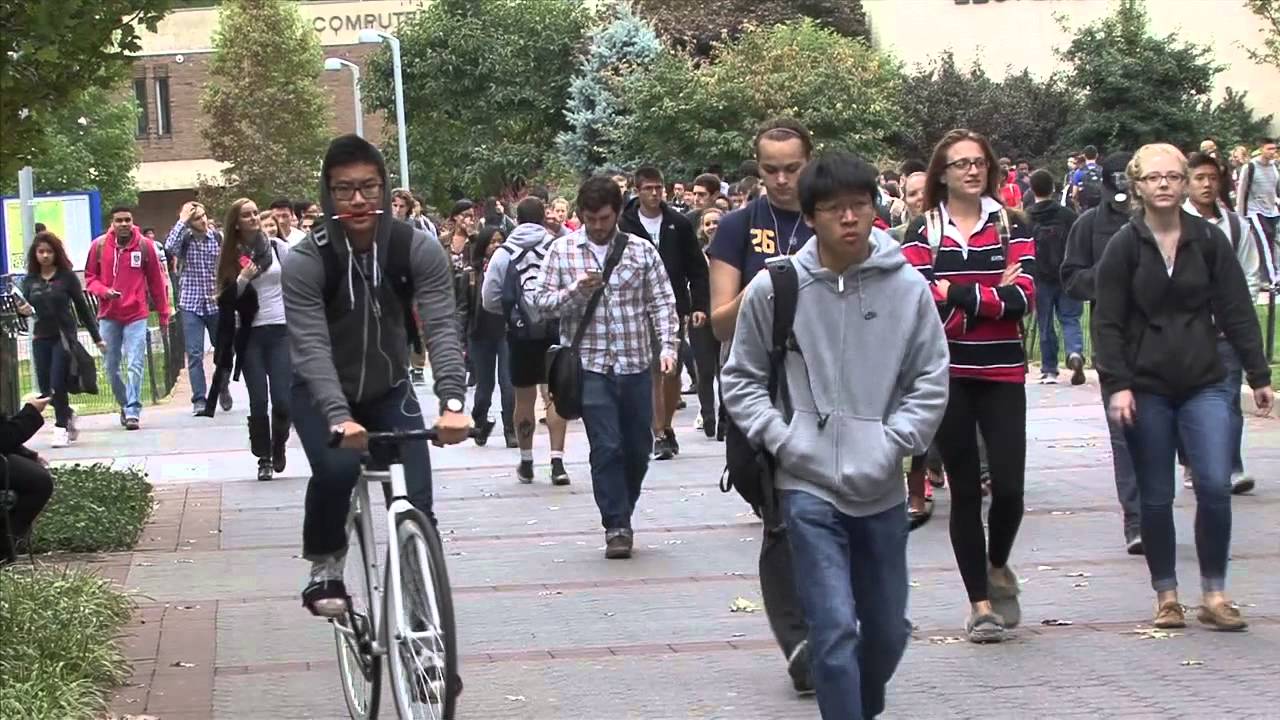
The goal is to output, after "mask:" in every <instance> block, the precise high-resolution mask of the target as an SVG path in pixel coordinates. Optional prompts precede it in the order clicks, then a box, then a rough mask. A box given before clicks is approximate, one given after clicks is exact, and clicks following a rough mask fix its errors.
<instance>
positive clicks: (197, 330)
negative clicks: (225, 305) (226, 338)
mask: <svg viewBox="0 0 1280 720" xmlns="http://www.w3.org/2000/svg"><path fill="white" fill-rule="evenodd" d="M179 315H180V317H181V318H182V338H183V341H184V343H185V344H186V348H185V350H186V352H187V378H188V379H190V381H191V404H192V405H193V406H195V407H199V408H203V407H204V400H205V397H204V394H205V391H206V390H207V389H208V385H207V384H206V383H205V379H204V334H205V333H206V332H208V333H209V344H210V345H212V344H213V343H215V342H217V340H218V314H217V313H214V314H212V315H198V314H196V313H193V312H191V311H190V310H181V311H179Z"/></svg>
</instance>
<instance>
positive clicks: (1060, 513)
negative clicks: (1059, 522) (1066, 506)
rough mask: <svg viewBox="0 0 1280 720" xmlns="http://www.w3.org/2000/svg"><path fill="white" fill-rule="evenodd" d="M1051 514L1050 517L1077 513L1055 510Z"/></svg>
mask: <svg viewBox="0 0 1280 720" xmlns="http://www.w3.org/2000/svg"><path fill="white" fill-rule="evenodd" d="M1049 514H1050V515H1075V513H1074V512H1072V511H1070V510H1054V511H1053V512H1051V513H1049Z"/></svg>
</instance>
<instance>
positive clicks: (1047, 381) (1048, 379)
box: [1040, 373, 1058, 385]
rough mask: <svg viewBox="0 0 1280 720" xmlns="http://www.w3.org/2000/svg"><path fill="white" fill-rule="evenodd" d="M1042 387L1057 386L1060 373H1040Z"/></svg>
mask: <svg viewBox="0 0 1280 720" xmlns="http://www.w3.org/2000/svg"><path fill="white" fill-rule="evenodd" d="M1040 384H1041V385H1057V384H1058V373H1040Z"/></svg>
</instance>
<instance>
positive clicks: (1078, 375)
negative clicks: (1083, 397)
mask: <svg viewBox="0 0 1280 720" xmlns="http://www.w3.org/2000/svg"><path fill="white" fill-rule="evenodd" d="M1067 367H1069V368H1071V384H1072V385H1083V384H1084V383H1085V377H1084V356H1083V355H1081V354H1080V353H1071V355H1069V356H1068V357H1067Z"/></svg>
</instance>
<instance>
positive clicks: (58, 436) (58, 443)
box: [49, 427, 71, 448]
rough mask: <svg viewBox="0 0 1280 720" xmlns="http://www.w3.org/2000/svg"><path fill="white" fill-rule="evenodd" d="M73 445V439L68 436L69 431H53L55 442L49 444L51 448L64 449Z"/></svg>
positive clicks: (57, 429) (61, 429)
mask: <svg viewBox="0 0 1280 720" xmlns="http://www.w3.org/2000/svg"><path fill="white" fill-rule="evenodd" d="M70 444H71V438H70V437H68V436H67V429H66V428H60V427H56V428H54V429H53V442H51V443H49V447H56V448H64V447H66V446H68V445H70Z"/></svg>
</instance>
